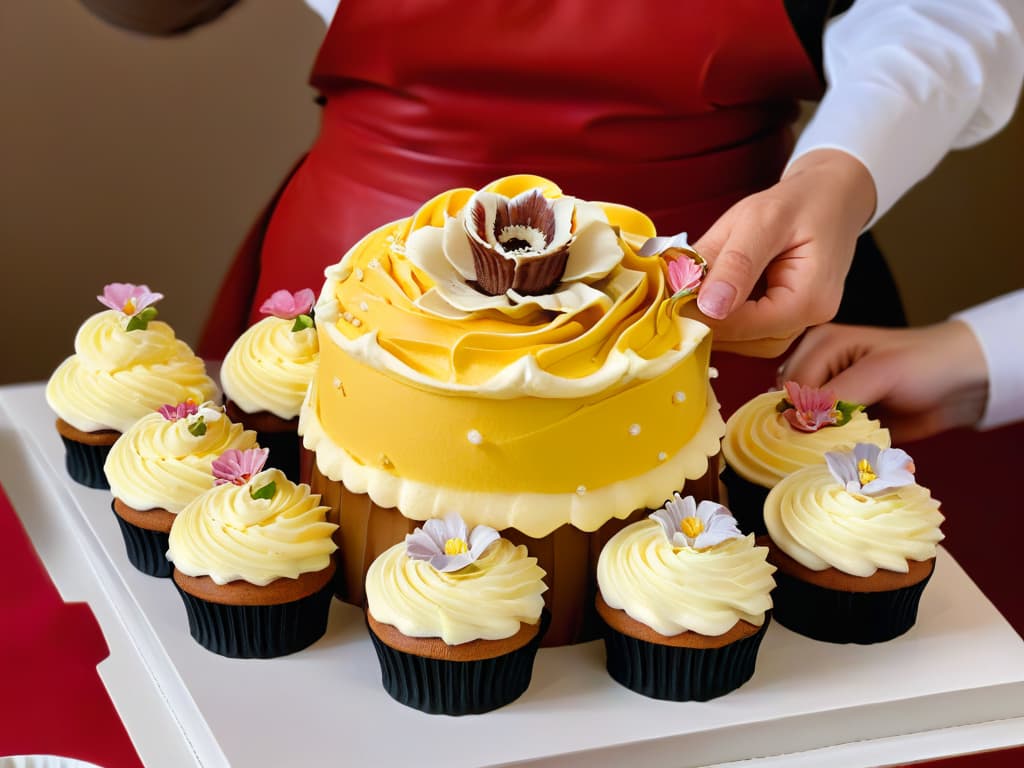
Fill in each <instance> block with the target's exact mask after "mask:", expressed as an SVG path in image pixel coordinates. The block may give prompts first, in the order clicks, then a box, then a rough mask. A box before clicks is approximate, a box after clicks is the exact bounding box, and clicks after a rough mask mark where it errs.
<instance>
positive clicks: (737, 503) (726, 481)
mask: <svg viewBox="0 0 1024 768" xmlns="http://www.w3.org/2000/svg"><path fill="white" fill-rule="evenodd" d="M722 484H723V485H724V486H725V488H726V491H727V493H728V495H729V498H728V501H729V503H728V507H729V511H730V512H732V515H733V517H735V518H736V524H737V525H738V526H739V529H740V530H741V531H743V533H753V534H754V535H755V536H762V535H764V534H766V533H768V528H767V527H765V524H764V502H765V499H767V498H768V492H769V491H770V490H771V489H770V488H765V487H764V486H763V485H758V484H757V483H752V482H750V481H749V480H747V479H746V478H745V477H742V476H740V475H739V474H737V473H736V472H734V471H733V470H732V468H730V467H728V466H726V467H725V468H724V469H723V470H722Z"/></svg>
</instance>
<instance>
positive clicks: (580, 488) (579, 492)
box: [576, 485, 587, 496]
mask: <svg viewBox="0 0 1024 768" xmlns="http://www.w3.org/2000/svg"><path fill="white" fill-rule="evenodd" d="M586 492H587V486H585V485H577V486H576V495H577V496H582V495H583V494H585V493H586Z"/></svg>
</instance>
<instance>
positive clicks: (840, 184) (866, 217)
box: [782, 149, 878, 232]
mask: <svg viewBox="0 0 1024 768" xmlns="http://www.w3.org/2000/svg"><path fill="white" fill-rule="evenodd" d="M799 179H806V180H808V181H812V180H813V182H814V184H816V185H818V186H817V189H816V190H815V194H819V193H820V191H821V190H828V191H829V192H831V193H832V197H833V199H834V200H837V201H839V203H840V205H841V209H842V213H843V218H844V219H845V220H846V221H848V222H849V224H850V226H851V228H853V230H854V231H855V232H860V231H861V230H863V229H864V227H865V226H866V225H867V223H868V222H869V221H871V217H872V216H873V215H874V213H875V207H876V205H877V203H878V195H877V191H876V189H875V181H874V179H873V178H872V176H871V173H870V171H868V169H867V167H866V166H865V165H864V164H863V163H862V162H861V161H860V160H858V159H857V158H855V157H854V156H853V155H851V154H849V153H848V152H843V151H842V150H840V149H812V150H811V151H810V152H807V153H805V154H803V155H800V156H799V157H798V158H796V159H795V160H793V161H792V162H791V163H790V164H789V166H787V168H786V170H785V172H784V173H783V174H782V181H796V180H799Z"/></svg>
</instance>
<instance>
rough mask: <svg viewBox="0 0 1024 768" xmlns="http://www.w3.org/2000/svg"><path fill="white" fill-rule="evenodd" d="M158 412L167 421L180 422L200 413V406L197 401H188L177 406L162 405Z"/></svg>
mask: <svg viewBox="0 0 1024 768" xmlns="http://www.w3.org/2000/svg"><path fill="white" fill-rule="evenodd" d="M157 411H158V412H159V414H160V415H161V416H163V417H164V418H165V419H167V421H178V420H179V419H186V418H188V417H189V416H192V415H194V414H196V413H198V411H199V406H198V405H197V404H196V401H195V400H186V401H185V402H183V403H178V404H177V405H170V404H168V405H161V406H160V407H159V408H157Z"/></svg>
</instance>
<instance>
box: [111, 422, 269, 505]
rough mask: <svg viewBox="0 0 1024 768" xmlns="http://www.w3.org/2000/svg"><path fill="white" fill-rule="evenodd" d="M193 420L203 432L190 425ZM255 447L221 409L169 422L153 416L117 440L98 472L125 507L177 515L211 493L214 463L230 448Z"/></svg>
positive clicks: (252, 438) (253, 440)
mask: <svg viewBox="0 0 1024 768" xmlns="http://www.w3.org/2000/svg"><path fill="white" fill-rule="evenodd" d="M198 418H202V429H197V428H196V426H195V424H196V423H197V421H198ZM190 427H191V431H190ZM255 445H256V433H255V432H252V431H249V430H246V429H243V427H242V426H241V425H240V424H233V423H231V421H230V420H229V419H228V417H227V416H225V415H224V414H223V412H222V411H221V410H220V409H212V408H203V409H201V413H200V414H199V416H198V417H193V418H192V419H186V418H182V419H177V420H173V421H172V420H168V419H166V418H165V417H164V416H162V415H160V413H157V412H155V411H154V412H153V413H150V414H147V415H146V416H143V417H142V418H141V419H139V420H138V421H137V422H135V424H133V425H132V426H131V427H130V428H129V429H128V431H127V432H125V433H124V434H123V435H121V437H119V438H118V439H117V442H115V443H114V446H113V448H111V450H110V454H109V455H108V456H107V461H106V464H105V465H104V467H103V470H104V472H105V473H106V475H107V480H108V482H109V483H110V492H111V493H112V494H113V495H114V496H115V497H116V498H118V499H120V500H121V501H122V502H124V503H125V504H127V505H128V506H129V507H132V508H133V509H137V510H140V511H144V510H148V509H166V510H167V511H168V512H174V513H178V512H181V510H182V509H184V508H185V505H186V504H188V503H189V502H190V501H192V500H193V499H194V498H196V497H197V496H199V495H200V494H201V493H203V492H204V491H208V490H209V489H211V488H213V483H214V478H213V474H212V471H211V466H212V464H213V461H214V459H216V458H217V457H218V456H220V455H221V454H222V453H224V451H226V450H228V449H230V448H237V449H238V450H242V451H244V450H245V449H247V448H252V447H254V446H255Z"/></svg>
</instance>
